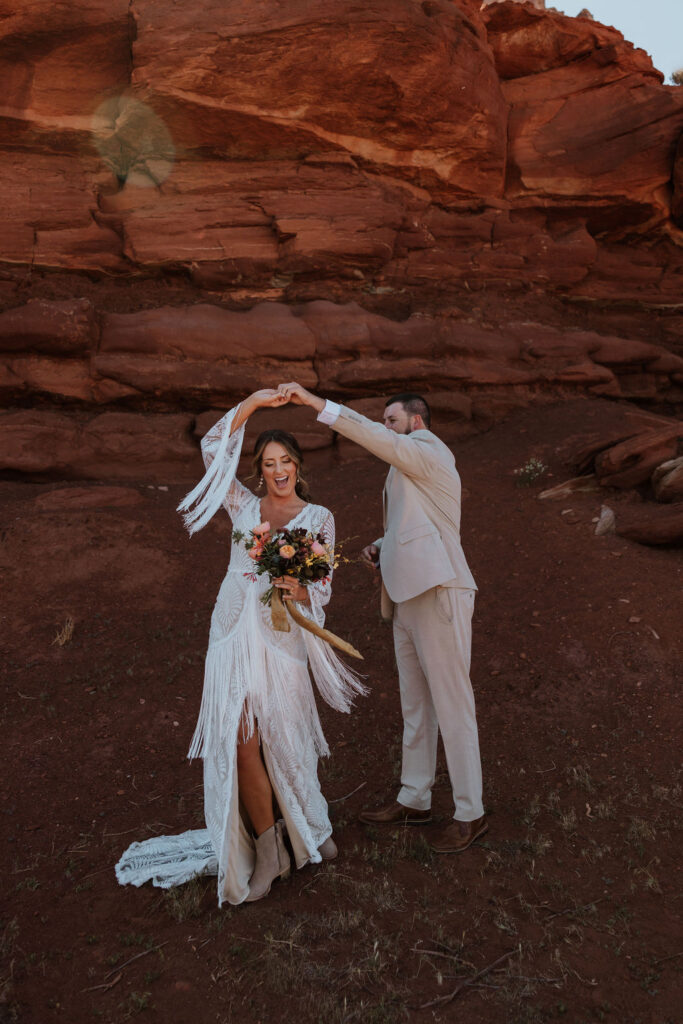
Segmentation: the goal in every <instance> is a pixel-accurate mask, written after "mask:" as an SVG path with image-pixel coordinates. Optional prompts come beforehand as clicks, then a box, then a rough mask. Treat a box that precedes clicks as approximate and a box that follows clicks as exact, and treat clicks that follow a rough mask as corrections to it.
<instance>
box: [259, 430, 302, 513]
mask: <svg viewBox="0 0 683 1024" xmlns="http://www.w3.org/2000/svg"><path fill="white" fill-rule="evenodd" d="M271 441H275V442H276V443H277V444H281V445H282V447H283V448H284V449H285V451H286V452H287V454H288V455H289V457H290V459H291V460H292V462H294V463H296V487H295V488H294V489H295V491H296V493H297V494H298V495H299V497H300V498H301V499H302V501H310V500H311V495H310V492H309V490H308V484H307V483H306V481H305V480H304V477H303V468H304V457H303V455H302V453H301V448H300V447H299V442H298V441H297V439H296V438H295V437H294V434H288V433H287V431H286V430H264V431H263V432H262V433H261V434H259V436H258V437H257V438H256V444H255V445H254V458H253V460H252V466H253V468H254V475H255V476H261V463H262V462H263V451H264V449H265V447H266V445H267V444H270V442H271Z"/></svg>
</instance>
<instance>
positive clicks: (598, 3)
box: [546, 0, 683, 82]
mask: <svg viewBox="0 0 683 1024" xmlns="http://www.w3.org/2000/svg"><path fill="white" fill-rule="evenodd" d="M546 7H556V8H557V9H558V10H559V11H564V13H565V14H569V15H571V16H572V17H576V15H577V14H578V13H579V11H582V10H583V9H584V7H585V8H587V9H588V10H589V11H590V12H591V14H592V15H593V17H594V18H595V20H596V21H601V22H602V23H603V24H604V25H613V26H614V27H615V28H618V29H619V31H620V32H622V33H623V35H624V36H625V37H626V39H628V41H629V42H630V43H633V45H634V46H640V47H642V48H643V50H647V52H648V53H649V54H650V56H651V57H652V63H653V64H654V66H655V67H656V68H657V69H658V70H659V71H661V72H662V73H663V74H664V75H665V76H666V81H667V82H669V76H670V75H671V73H672V71H676V70H677V69H678V68H683V0H546Z"/></svg>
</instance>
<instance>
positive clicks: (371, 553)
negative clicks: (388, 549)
mask: <svg viewBox="0 0 683 1024" xmlns="http://www.w3.org/2000/svg"><path fill="white" fill-rule="evenodd" d="M361 557H362V558H363V559H364V561H365V562H367V564H368V565H371V566H372V568H373V569H379V548H378V547H377V545H376V544H368V546H367V547H366V548H363V550H362V551H361Z"/></svg>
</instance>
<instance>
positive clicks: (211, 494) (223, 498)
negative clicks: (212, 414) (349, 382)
mask: <svg viewBox="0 0 683 1024" xmlns="http://www.w3.org/2000/svg"><path fill="white" fill-rule="evenodd" d="M287 401H288V399H287V398H286V396H284V395H283V394H281V393H280V392H278V391H276V390H275V389H274V388H263V389H262V390H260V391H255V392H254V393H253V394H252V395H249V397H248V398H245V400H244V401H243V402H240V404H239V405H236V406H235V408H234V409H231V410H230V411H229V412H226V414H225V416H223V417H222V418H221V419H220V420H219V421H218V423H216V424H214V426H213V427H211V429H210V430H209V431H207V433H206V434H205V435H204V437H203V438H202V441H201V449H202V457H203V459H204V465H205V466H206V473H205V474H204V476H203V477H202V479H201V480H200V481H199V483H198V484H197V486H196V487H195V488H194V489H193V490H192V491H190V493H189V494H187V495H186V496H185V497H184V498H183V500H182V501H181V503H180V504H179V505H178V511H179V512H182V513H183V519H184V521H185V525H186V526H187V528H188V530H189V532H190V534H193V533H196V531H197V530H201V529H202V527H204V526H206V524H207V523H208V522H209V520H210V519H212V517H213V516H214V515H215V514H216V512H217V511H218V509H219V508H220V507H221V505H225V506H226V508H227V509H228V512H229V513H230V514H231V515H232V514H233V513H234V511H235V508H236V507H238V506H239V505H240V503H241V499H242V498H243V497H244V496H246V495H248V494H249V492H248V491H247V488H246V487H243V486H242V484H240V482H239V480H237V477H236V473H237V466H238V464H239V460H240V455H241V452H242V442H243V440H244V428H245V425H246V422H247V420H248V419H249V417H250V416H251V414H252V413H253V412H255V411H256V410H257V409H265V408H277V407H278V406H281V405H286V404H287ZM192 506H194V508H193V507H192Z"/></svg>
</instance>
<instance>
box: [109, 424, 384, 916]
mask: <svg viewBox="0 0 683 1024" xmlns="http://www.w3.org/2000/svg"><path fill="white" fill-rule="evenodd" d="M236 411H237V410H236V409H233V410H231V412H229V413H227V415H226V416H224V417H223V419H222V420H220V421H219V422H218V423H217V424H216V426H215V427H213V428H212V430H210V431H209V433H208V434H207V435H206V436H205V437H204V439H203V441H202V454H203V456H204V462H205V464H206V466H207V473H206V475H205V477H204V479H203V480H202V481H201V483H200V484H199V485H198V486H197V487H196V488H195V490H194V491H192V492H191V494H189V495H188V496H187V498H186V499H185V501H184V502H183V504H182V505H181V506H180V507H181V509H188V508H189V507H190V505H191V504H192V503H196V504H195V508H194V509H193V510H192V511H191V512H188V513H187V514H186V517H185V518H186V522H187V523H188V526H189V528H190V531H191V532H194V530H197V529H201V527H202V526H204V525H205V524H206V522H208V520H209V519H210V518H211V516H212V515H213V514H214V512H215V511H216V510H217V509H218V508H220V506H221V505H223V506H224V507H225V508H226V509H227V511H228V513H229V515H230V517H231V519H232V522H233V526H234V528H235V529H237V530H240V531H241V532H243V533H244V534H247V535H248V533H249V531H250V530H252V529H254V527H256V526H257V525H259V523H260V522H261V510H260V501H259V499H258V498H257V497H256V495H254V494H252V493H251V491H249V490H248V489H247V488H246V487H244V486H243V485H242V484H241V483H240V482H239V481H238V480H237V478H236V476H235V474H236V470H237V464H238V462H239V457H240V451H241V447H242V440H243V437H244V427H241V428H240V429H238V430H236V431H235V433H234V434H232V436H231V435H230V428H231V425H232V421H233V418H234V416H235V413H236ZM287 527H288V528H295V527H301V528H303V529H305V530H307V531H310V532H311V533H313V534H318V533H320V534H322V536H323V537H324V540H325V543H326V544H327V545H328V546H329V548H330V551H332V549H333V548H334V540H335V536H334V532H335V531H334V517H333V516H332V513H331V512H329V511H328V509H326V508H323V506H322V505H313V504H310V503H309V504H307V505H305V506H304V508H303V509H301V511H300V512H299V513H298V515H297V516H295V518H294V519H292V520H291V521H290V522H289V523H288V524H287ZM268 586H269V583H268V579H267V577H266V576H255V575H254V573H253V562H252V560H251V559H250V558H249V556H248V554H247V552H246V550H245V548H244V546H243V545H242V544H236V543H233V546H232V553H231V557H230V564H229V566H228V571H227V573H226V576H225V579H224V580H223V583H222V585H221V588H220V591H219V593H218V598H217V601H216V605H215V608H214V611H213V615H212V618H211V629H210V633H209V647H208V651H207V655H206V666H205V675H204V692H203V696H202V704H201V710H200V713H199V721H198V723H197V728H196V730H195V734H194V737H193V739H192V744H191V746H190V753H189V756H190V757H202V758H203V759H204V814H205V819H206V829H200V830H193V831H190V832H185V833H183V834H182V835H179V836H158V837H155V838H153V839H148V840H146V841H144V842H141V843H133V844H132V846H130V847H129V848H128V850H126V852H125V853H124V854H123V856H122V858H121V860H120V861H119V863H118V864H117V865H116V875H117V878H118V880H119V882H120V883H121V884H122V885H126V884H132V885H142V884H143V883H144V882H147V881H152V882H153V883H154V884H155V885H158V886H161V887H163V888H169V887H170V886H172V885H178V884H180V883H182V882H185V881H188V880H190V879H191V878H194V877H196V876H197V875H198V874H217V876H218V902H219V905H220V904H222V903H223V901H225V900H227V901H228V902H229V903H232V904H238V903H241V902H242V901H243V900H244V899H245V897H246V896H247V894H248V891H249V878H250V877H251V874H252V872H253V869H254V862H255V847H254V841H253V839H252V837H251V835H250V833H249V831H248V829H247V828H246V827H245V824H244V822H243V820H242V817H241V814H240V805H239V795H238V783H237V765H236V750H237V738H238V728H239V727H240V719H241V718H242V713H243V711H245V712H246V718H247V720H248V722H249V731H250V732H251V730H252V729H253V728H254V720H256V721H257V723H258V730H259V734H260V738H261V745H262V750H263V755H264V761H265V764H266V767H267V769H268V774H269V776H270V780H271V784H272V786H273V790H274V793H275V796H276V799H277V802H278V805H279V807H280V811H281V814H282V816H283V818H284V820H285V823H286V826H287V831H288V833H289V838H290V842H291V844H292V849H293V851H294V856H295V860H296V864H297V867H303V865H304V864H307V863H309V862H318V861H320V859H321V858H320V854H319V852H318V848H319V846H320V845H321V844H322V843H323V842H324V841H325V839H327V837H328V836H329V835H330V834H331V832H332V828H331V825H330V821H329V817H328V813H327V803H326V802H325V799H324V797H323V795H322V793H321V791H320V785H319V783H318V775H317V763H318V755H321V754H323V755H324V754H328V753H329V749H328V746H327V743H326V741H325V737H324V735H323V732H322V728H321V725H320V719H319V717H318V711H317V708H316V704H315V697H314V694H313V687H312V685H311V674H312V676H313V678H314V680H315V682H316V685H317V687H318V690H319V691H320V693H321V696H322V697H323V698H324V699H325V700H326V701H327V703H328V704H331V705H332V707H334V708H336V709H338V710H339V711H349V710H350V706H351V700H352V698H353V696H354V695H355V694H357V693H362V692H363V691H364V687H363V686H362V684H361V683H360V681H359V680H358V678H357V677H356V676H355V675H354V673H352V672H351V671H350V670H349V669H348V668H347V667H346V666H345V665H344V664H343V663H342V662H341V661H340V660H339V658H338V657H337V656H336V654H335V653H334V651H333V650H332V649H331V648H330V646H329V645H328V644H327V643H325V642H324V641H323V640H320V639H319V638H318V637H316V636H313V635H312V634H311V633H308V632H307V631H305V630H302V629H301V628H300V627H299V626H298V625H297V624H296V623H295V622H294V621H293V620H290V626H291V631H290V632H289V633H284V632H277V631H275V630H274V629H273V627H272V624H271V612H270V608H269V607H267V606H265V605H264V604H263V603H262V602H261V601H260V597H261V595H262V594H263V592H264V591H265V590H266V589H267V587H268ZM330 589H331V588H330V583H329V582H327V583H322V582H321V583H316V584H313V585H311V586H309V587H308V593H309V595H310V608H309V607H307V606H304V605H300V606H299V608H300V610H301V611H302V612H303V613H304V614H305V615H307V616H308V617H310V618H312V619H314V620H315V621H316V622H317V623H318V624H319V625H323V623H324V620H325V614H324V611H323V609H324V607H325V605H326V604H327V602H328V601H329V599H330ZM309 666H310V670H311V673H310V674H309Z"/></svg>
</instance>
